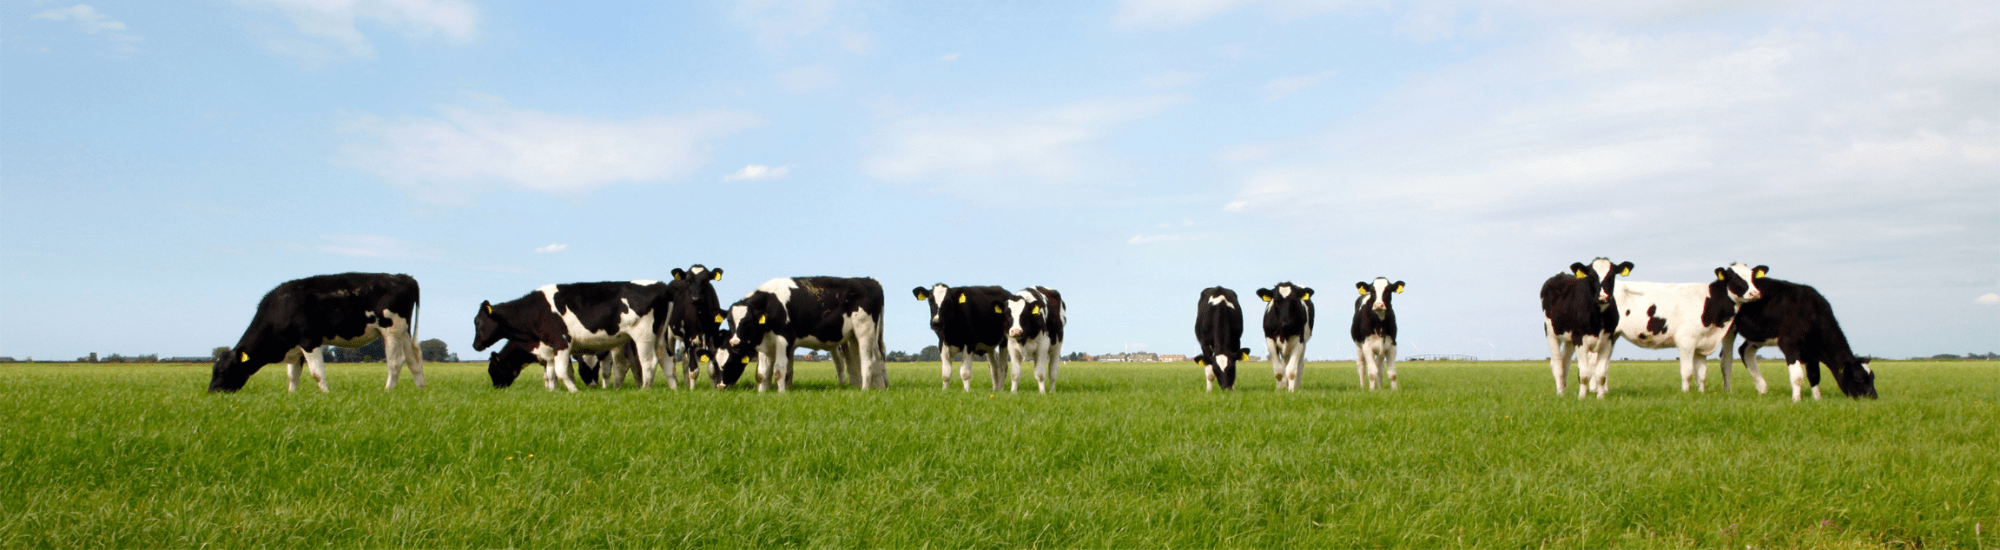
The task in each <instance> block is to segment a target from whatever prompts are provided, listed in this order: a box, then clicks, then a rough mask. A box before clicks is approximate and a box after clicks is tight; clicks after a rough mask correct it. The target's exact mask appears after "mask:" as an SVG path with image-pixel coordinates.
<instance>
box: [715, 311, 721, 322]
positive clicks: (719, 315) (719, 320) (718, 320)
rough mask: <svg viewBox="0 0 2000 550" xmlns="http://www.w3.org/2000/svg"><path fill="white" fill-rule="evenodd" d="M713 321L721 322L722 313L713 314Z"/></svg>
mask: <svg viewBox="0 0 2000 550" xmlns="http://www.w3.org/2000/svg"><path fill="white" fill-rule="evenodd" d="M715 322H717V323H720V322H722V314H720V313H717V314H715Z"/></svg>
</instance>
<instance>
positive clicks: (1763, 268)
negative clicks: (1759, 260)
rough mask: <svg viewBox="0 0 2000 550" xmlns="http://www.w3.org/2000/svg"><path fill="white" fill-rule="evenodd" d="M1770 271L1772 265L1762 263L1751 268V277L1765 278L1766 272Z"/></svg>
mask: <svg viewBox="0 0 2000 550" xmlns="http://www.w3.org/2000/svg"><path fill="white" fill-rule="evenodd" d="M1770 272H1771V266H1768V265H1760V266H1757V267H1756V268H1754V269H1751V270H1750V277H1751V278H1753V279H1762V278H1764V275H1765V274H1767V273H1770Z"/></svg>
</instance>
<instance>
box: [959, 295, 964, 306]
mask: <svg viewBox="0 0 2000 550" xmlns="http://www.w3.org/2000/svg"><path fill="white" fill-rule="evenodd" d="M958 303H961V304H963V303H965V295H964V294H960V295H958Z"/></svg>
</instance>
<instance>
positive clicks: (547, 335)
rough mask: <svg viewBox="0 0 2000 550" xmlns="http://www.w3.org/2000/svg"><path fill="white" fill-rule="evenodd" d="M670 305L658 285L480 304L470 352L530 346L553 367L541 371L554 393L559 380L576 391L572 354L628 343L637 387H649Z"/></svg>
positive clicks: (543, 293)
mask: <svg viewBox="0 0 2000 550" xmlns="http://www.w3.org/2000/svg"><path fill="white" fill-rule="evenodd" d="M672 305H673V293H672V292H671V290H670V289H669V288H668V286H667V285H666V284H665V283H661V282H659V281H631V282H600V283H572V284H555V285H543V286H542V287H541V288H537V289H535V290H534V291H532V292H529V293H528V294H527V295H525V296H522V297H520V298H516V299H514V300H512V301H508V302H503V303H499V304H495V303H492V302H480V303H479V312H478V313H477V314H476V315H475V316H474V317H473V327H474V329H475V331H474V334H473V340H472V349H473V350H474V351H485V350H486V348H488V347H491V346H492V345H493V344H494V343H496V342H499V341H500V340H501V339H503V338H504V339H507V340H513V341H520V342H523V344H524V345H532V353H533V354H534V355H535V357H536V358H539V359H541V363H542V364H544V365H548V366H549V367H550V368H546V369H542V386H543V387H545V388H547V389H548V390H550V391H555V389H556V381H557V380H561V381H562V385H563V386H564V387H565V388H567V389H568V390H569V391H572V392H574V391H576V382H575V380H574V379H573V377H572V376H571V372H570V358H571V356H572V355H573V354H576V353H580V352H596V351H605V350H614V349H617V348H619V347H621V346H624V345H625V344H627V343H630V344H632V345H633V346H634V347H635V348H636V352H637V355H638V356H639V357H638V358H639V386H640V387H651V386H652V385H653V380H652V378H653V373H654V371H655V370H656V368H657V367H658V360H659V358H660V355H661V353H662V350H663V348H664V347H665V344H664V342H662V339H663V338H665V335H666V322H667V318H668V317H669V310H670V309H671V308H672ZM665 351H667V352H671V351H672V350H665ZM551 361H553V362H551ZM616 363H617V362H616V361H613V364H614V366H615V365H616Z"/></svg>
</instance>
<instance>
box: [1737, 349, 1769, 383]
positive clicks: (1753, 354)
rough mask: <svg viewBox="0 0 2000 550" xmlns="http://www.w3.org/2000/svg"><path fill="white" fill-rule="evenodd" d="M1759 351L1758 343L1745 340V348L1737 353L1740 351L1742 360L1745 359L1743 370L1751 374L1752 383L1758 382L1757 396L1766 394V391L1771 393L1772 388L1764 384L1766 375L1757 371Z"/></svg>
mask: <svg viewBox="0 0 2000 550" xmlns="http://www.w3.org/2000/svg"><path fill="white" fill-rule="evenodd" d="M1758 349H1759V348H1758V346H1757V344H1756V343H1753V342H1750V341H1748V340H1745V341H1743V347H1742V349H1739V350H1737V351H1738V353H1737V355H1740V356H1742V359H1743V370H1746V371H1749V372H1750V379H1751V380H1752V381H1754V382H1756V384H1757V395H1763V394H1764V392H1766V391H1769V390H1770V386H1769V385H1768V384H1766V383H1765V382H1764V373H1763V372H1759V371H1758V370H1757V350H1758Z"/></svg>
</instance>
